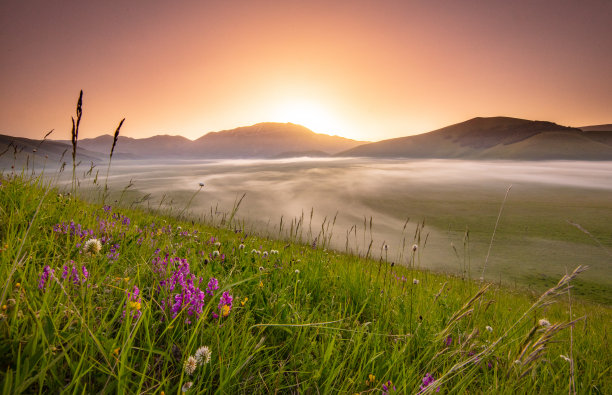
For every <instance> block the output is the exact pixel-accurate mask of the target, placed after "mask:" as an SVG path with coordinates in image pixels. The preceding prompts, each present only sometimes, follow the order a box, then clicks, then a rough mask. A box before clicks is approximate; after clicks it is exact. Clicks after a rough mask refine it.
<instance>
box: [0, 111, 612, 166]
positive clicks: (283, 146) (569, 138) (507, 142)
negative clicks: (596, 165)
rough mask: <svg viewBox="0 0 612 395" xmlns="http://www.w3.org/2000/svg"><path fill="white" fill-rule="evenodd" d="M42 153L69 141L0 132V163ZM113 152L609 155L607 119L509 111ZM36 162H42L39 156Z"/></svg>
mask: <svg viewBox="0 0 612 395" xmlns="http://www.w3.org/2000/svg"><path fill="white" fill-rule="evenodd" d="M112 141H113V138H112V136H110V135H103V136H99V137H96V138H91V139H82V140H80V141H79V142H78V160H80V161H85V162H89V161H93V162H99V161H103V160H105V159H107V158H108V154H109V152H110V149H111V146H112ZM34 150H36V157H37V158H38V157H44V156H47V158H48V159H47V160H48V161H49V162H53V161H55V162H56V163H57V161H58V160H59V159H60V158H61V157H62V154H64V157H63V161H66V162H70V160H71V152H72V146H71V144H70V141H65V140H64V141H62V140H57V141H53V140H46V141H44V142H43V143H41V141H39V140H31V139H26V138H21V137H11V136H4V135H0V153H2V152H4V154H3V155H2V156H0V164H1V165H3V166H5V167H6V164H7V163H8V162H10V161H15V160H16V158H18V157H20V158H21V160H23V158H27V157H29V156H33V155H34ZM114 155H115V158H117V159H120V158H121V159H162V158H184V159H220V158H287V157H298V156H312V157H325V156H362V157H378V158H449V159H513V160H549V159H563V160H612V124H607V125H594V126H584V127H580V128H574V127H567V126H560V125H557V124H555V123H552V122H545V121H529V120H525V119H517V118H509V117H491V118H473V119H470V120H468V121H465V122H462V123H458V124H455V125H451V126H447V127H445V128H442V129H438V130H434V131H432V132H429V133H423V134H419V135H413V136H407V137H400V138H394V139H389V140H383V141H379V142H375V143H368V142H363V141H355V140H350V139H346V138H343V137H338V136H329V135H326V134H316V133H314V132H313V131H311V130H309V129H307V128H305V127H303V126H300V125H296V124H292V123H271V122H268V123H258V124H256V125H252V126H246V127H240V128H236V129H232V130H224V131H220V132H212V133H208V134H205V135H204V136H202V137H200V138H199V139H197V140H194V141H192V140H189V139H187V138H185V137H181V136H169V135H158V136H153V137H148V138H143V139H135V138H131V137H119V140H118V142H117V146H116V148H115V154H114ZM39 163H40V162H39Z"/></svg>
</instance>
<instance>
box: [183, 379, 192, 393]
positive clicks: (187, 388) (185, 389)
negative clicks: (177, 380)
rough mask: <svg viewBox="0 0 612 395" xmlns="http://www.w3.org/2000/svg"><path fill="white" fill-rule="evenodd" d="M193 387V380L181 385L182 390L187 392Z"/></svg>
mask: <svg viewBox="0 0 612 395" xmlns="http://www.w3.org/2000/svg"><path fill="white" fill-rule="evenodd" d="M191 387H193V382H191V381H188V382H186V383H185V384H183V387H181V391H183V392H187V391H189V390H190V389H191Z"/></svg>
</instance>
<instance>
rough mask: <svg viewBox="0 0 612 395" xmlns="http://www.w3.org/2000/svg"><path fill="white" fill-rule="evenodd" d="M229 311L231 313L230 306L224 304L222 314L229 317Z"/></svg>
mask: <svg viewBox="0 0 612 395" xmlns="http://www.w3.org/2000/svg"><path fill="white" fill-rule="evenodd" d="M229 313H230V307H229V306H228V305H226V304H224V305H223V307H221V315H222V316H224V317H227V316H228V315H229Z"/></svg>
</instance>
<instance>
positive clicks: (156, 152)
mask: <svg viewBox="0 0 612 395" xmlns="http://www.w3.org/2000/svg"><path fill="white" fill-rule="evenodd" d="M112 143H113V137H112V136H110V135H104V136H99V137H96V138H92V139H83V140H80V141H79V147H83V148H85V149H88V150H91V151H96V152H99V153H101V154H104V155H108V153H109V152H110V149H111V146H112ZM362 143H363V142H362V141H355V140H350V139H346V138H343V137H338V136H330V135H326V134H317V133H314V132H313V131H312V130H310V129H307V128H305V127H304V126H300V125H296V124H292V123H274V122H266V123H258V124H256V125H252V126H246V127H240V128H236V129H231V130H223V131H220V132H211V133H208V134H206V135H204V136H202V137H200V138H199V139H197V140H195V141H191V140H189V139H186V138H185V137H182V136H168V135H163V136H162V135H160V136H153V137H149V138H143V139H134V138H131V137H121V136H120V137H119V139H118V141H117V146H116V147H115V153H116V154H118V155H119V157H122V158H185V159H187V158H198V159H208V158H271V157H275V156H277V155H280V154H284V153H286V152H305V151H307V152H308V151H320V152H322V154H328V155H329V154H335V153H338V152H340V151H344V150H347V149H349V148H353V147H356V146H357V145H359V144H362Z"/></svg>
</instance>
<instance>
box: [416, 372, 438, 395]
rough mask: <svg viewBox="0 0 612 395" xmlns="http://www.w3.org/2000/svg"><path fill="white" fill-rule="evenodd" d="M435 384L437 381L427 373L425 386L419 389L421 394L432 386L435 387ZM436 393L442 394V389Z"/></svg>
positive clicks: (424, 380)
mask: <svg viewBox="0 0 612 395" xmlns="http://www.w3.org/2000/svg"><path fill="white" fill-rule="evenodd" d="M435 382H436V379H434V378H433V376H432V375H431V374H429V373H425V377H423V384H421V386H420V387H419V389H420V391H419V392H424V391H425V390H426V389H427V387H429V386H430V385H435V384H434V383H435ZM436 392H440V387H438V388H437V389H436Z"/></svg>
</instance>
